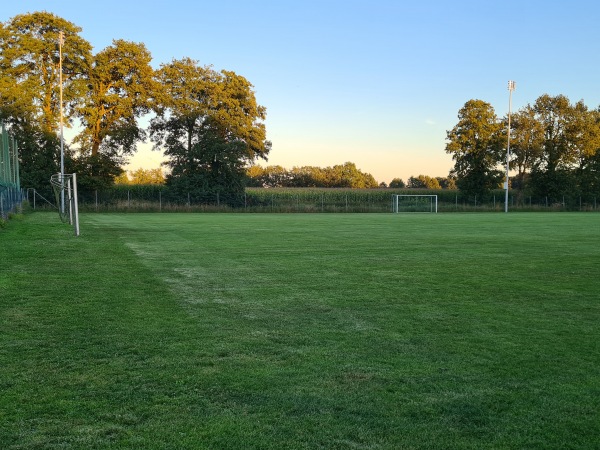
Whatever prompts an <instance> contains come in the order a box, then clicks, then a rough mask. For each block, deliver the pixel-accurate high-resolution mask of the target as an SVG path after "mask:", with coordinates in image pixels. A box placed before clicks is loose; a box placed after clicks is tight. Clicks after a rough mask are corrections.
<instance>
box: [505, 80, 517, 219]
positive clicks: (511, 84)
mask: <svg viewBox="0 0 600 450" xmlns="http://www.w3.org/2000/svg"><path fill="white" fill-rule="evenodd" d="M514 90H515V82H514V81H509V82H508V136H507V142H506V181H505V182H504V190H505V195H504V212H505V213H507V212H508V169H509V167H508V165H509V158H510V110H511V106H512V92H513V91H514Z"/></svg>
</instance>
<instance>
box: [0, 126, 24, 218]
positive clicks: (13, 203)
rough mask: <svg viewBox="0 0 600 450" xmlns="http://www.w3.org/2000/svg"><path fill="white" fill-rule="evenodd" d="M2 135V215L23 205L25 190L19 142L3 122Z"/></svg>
mask: <svg viewBox="0 0 600 450" xmlns="http://www.w3.org/2000/svg"><path fill="white" fill-rule="evenodd" d="M1 127H2V135H1V136H0V217H1V218H3V219H5V218H6V217H7V216H8V214H9V213H10V212H11V211H14V210H15V209H17V208H20V207H21V203H22V201H23V192H22V191H21V182H20V180H19V151H18V148H17V142H16V141H15V139H14V138H13V137H12V136H11V135H10V134H9V133H8V131H7V130H6V127H5V126H4V123H2V124H1Z"/></svg>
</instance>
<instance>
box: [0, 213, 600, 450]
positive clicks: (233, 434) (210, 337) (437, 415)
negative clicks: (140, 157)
mask: <svg viewBox="0 0 600 450" xmlns="http://www.w3.org/2000/svg"><path fill="white" fill-rule="evenodd" d="M72 234H73V233H72V229H71V228H69V227H68V226H67V225H64V224H61V223H60V222H59V221H58V217H55V215H54V214H49V213H34V214H28V215H26V216H25V217H24V218H22V219H18V220H12V221H10V223H9V224H8V226H7V227H6V228H5V229H3V230H0V261H1V264H2V265H1V270H0V448H3V449H4V448H6V449H34V448H36V449H38V448H44V449H46V448H73V449H75V448H77V449H79V448H81V449H109V448H111V449H113V448H139V449H142V448H143V449H202V448H206V449H220V448H228V449H229V448H231V449H237V448H247V449H252V448H256V449H259V448H260V449H283V448H290V449H296V448H306V449H315V448H323V449H332V448H333V449H346V448H348V449H350V448H352V449H356V448H360V449H399V448H423V449H431V448H473V449H483V448H490V449H491V448H494V449H496V448H540V449H548V448H582V449H583V448H599V447H600V413H599V411H600V345H599V342H600V245H598V237H599V236H600V216H598V214H594V213H554V214H552V213H511V214H501V213H489V214H488V213H482V214H414V215H411V214H404V215H398V214H82V215H81V236H80V237H78V238H76V237H74V236H72Z"/></svg>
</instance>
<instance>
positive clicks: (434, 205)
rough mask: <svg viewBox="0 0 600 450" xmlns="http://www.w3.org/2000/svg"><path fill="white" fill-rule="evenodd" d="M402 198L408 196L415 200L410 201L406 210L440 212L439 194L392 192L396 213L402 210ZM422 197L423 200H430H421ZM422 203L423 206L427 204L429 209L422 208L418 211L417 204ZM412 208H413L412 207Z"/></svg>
mask: <svg viewBox="0 0 600 450" xmlns="http://www.w3.org/2000/svg"><path fill="white" fill-rule="evenodd" d="M401 198H408V199H412V200H414V201H413V202H409V205H408V206H407V207H406V208H405V210H404V212H410V211H413V212H431V213H437V212H438V196H437V195H430V194H423V195H419V194H392V212H395V213H399V212H401V209H400V199H401ZM420 199H422V200H428V202H423V201H421V202H420V201H419V200H420ZM419 203H421V206H423V205H425V206H427V207H428V209H429V210H428V211H427V210H425V209H421V210H419V211H417V206H418V204H419ZM409 207H410V208H412V210H411V209H410V208H409Z"/></svg>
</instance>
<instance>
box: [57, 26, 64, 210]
mask: <svg viewBox="0 0 600 450" xmlns="http://www.w3.org/2000/svg"><path fill="white" fill-rule="evenodd" d="M64 43H65V34H64V33H63V32H62V31H61V32H59V33H58V80H59V81H58V84H59V85H60V86H59V88H60V105H59V107H60V182H61V189H60V212H61V214H64V213H65V190H64V182H65V181H64V180H65V147H64V141H65V139H64V136H63V78H62V46H63V44H64Z"/></svg>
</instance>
